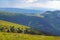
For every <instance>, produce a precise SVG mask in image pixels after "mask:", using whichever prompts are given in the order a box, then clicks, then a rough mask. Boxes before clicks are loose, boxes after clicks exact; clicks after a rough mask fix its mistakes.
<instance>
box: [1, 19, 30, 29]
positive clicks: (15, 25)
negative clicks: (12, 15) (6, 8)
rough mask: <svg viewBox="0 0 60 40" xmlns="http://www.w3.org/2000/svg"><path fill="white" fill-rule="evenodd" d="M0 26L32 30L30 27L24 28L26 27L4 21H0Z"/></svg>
mask: <svg viewBox="0 0 60 40" xmlns="http://www.w3.org/2000/svg"><path fill="white" fill-rule="evenodd" d="M0 26H6V27H8V28H9V27H10V26H14V27H15V28H18V27H20V28H23V30H25V29H26V28H30V27H28V26H24V25H21V24H16V23H12V22H7V21H4V20H0Z"/></svg>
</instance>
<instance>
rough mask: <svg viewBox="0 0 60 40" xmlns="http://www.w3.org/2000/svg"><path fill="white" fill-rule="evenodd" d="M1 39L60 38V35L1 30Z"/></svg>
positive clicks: (49, 39)
mask: <svg viewBox="0 0 60 40" xmlns="http://www.w3.org/2000/svg"><path fill="white" fill-rule="evenodd" d="M0 40H60V37H57V36H43V35H29V34H18V33H5V32H0Z"/></svg>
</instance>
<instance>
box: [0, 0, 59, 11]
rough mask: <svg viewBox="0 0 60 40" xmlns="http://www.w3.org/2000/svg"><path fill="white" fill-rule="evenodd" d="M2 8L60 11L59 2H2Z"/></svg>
mask: <svg viewBox="0 0 60 40" xmlns="http://www.w3.org/2000/svg"><path fill="white" fill-rule="evenodd" d="M0 8H28V9H30V8H47V9H58V10H60V1H59V0H0Z"/></svg>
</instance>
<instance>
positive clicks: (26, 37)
mask: <svg viewBox="0 0 60 40" xmlns="http://www.w3.org/2000/svg"><path fill="white" fill-rule="evenodd" d="M2 25H4V26H6V27H8V28H9V27H10V26H14V27H15V28H18V27H21V28H22V27H23V28H24V29H23V30H25V28H30V27H28V26H24V25H21V24H16V23H11V22H7V21H4V20H0V26H2ZM0 40H60V37H58V36H44V35H31V34H23V33H7V32H0Z"/></svg>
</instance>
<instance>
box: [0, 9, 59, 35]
mask: <svg viewBox="0 0 60 40" xmlns="http://www.w3.org/2000/svg"><path fill="white" fill-rule="evenodd" d="M0 10H1V9H0ZM14 10H15V9H14ZM6 11H8V12H5V11H4V12H3V11H2V12H0V20H6V21H9V22H14V23H17V24H23V25H26V26H30V27H32V28H35V29H37V30H40V31H43V32H46V33H50V34H52V35H57V36H60V11H58V10H57V11H46V12H44V13H42V14H37V13H36V11H35V14H28V13H27V14H23V13H22V12H21V13H20V10H19V12H16V13H15V12H9V11H10V10H9V9H8V10H6ZM11 11H12V10H11ZM15 11H16V10H15ZM25 11H26V10H25ZM31 11H32V10H31ZM31 11H30V12H31ZM24 13H25V12H24Z"/></svg>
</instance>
